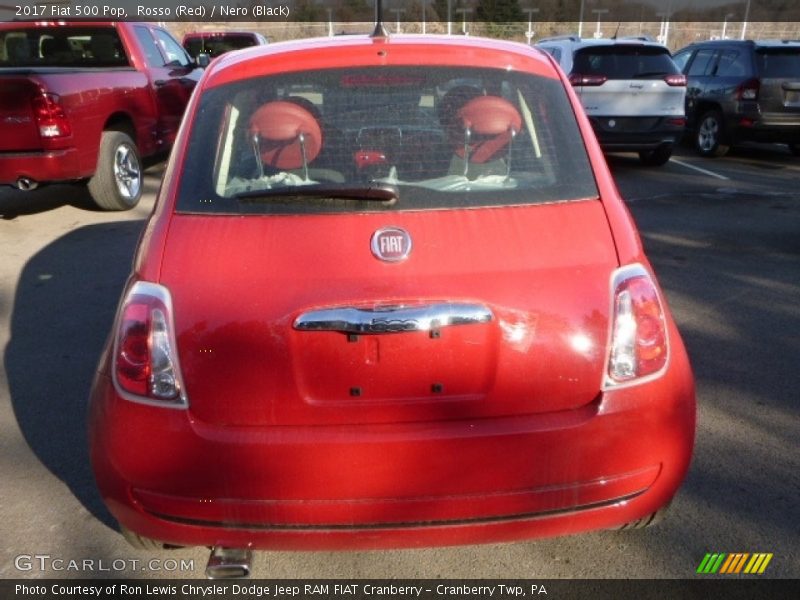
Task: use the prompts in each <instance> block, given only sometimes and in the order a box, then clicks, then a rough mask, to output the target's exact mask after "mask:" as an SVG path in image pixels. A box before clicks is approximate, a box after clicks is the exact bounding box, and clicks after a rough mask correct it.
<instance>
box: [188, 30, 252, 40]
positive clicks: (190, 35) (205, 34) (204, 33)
mask: <svg viewBox="0 0 800 600" xmlns="http://www.w3.org/2000/svg"><path fill="white" fill-rule="evenodd" d="M226 35H250V36H253V37H255V36H256V35H258V34H257V33H256V32H254V31H233V30H227V31H190V32H188V33H185V34H184V35H183V39H185V40H186V39H191V38H203V37H222V36H226Z"/></svg>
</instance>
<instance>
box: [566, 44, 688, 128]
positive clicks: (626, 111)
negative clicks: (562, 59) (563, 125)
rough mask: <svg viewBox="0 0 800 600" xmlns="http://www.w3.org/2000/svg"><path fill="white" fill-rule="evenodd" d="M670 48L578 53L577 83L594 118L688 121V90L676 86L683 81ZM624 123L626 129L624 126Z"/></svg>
mask: <svg viewBox="0 0 800 600" xmlns="http://www.w3.org/2000/svg"><path fill="white" fill-rule="evenodd" d="M679 74H680V71H679V70H678V68H677V67H676V66H675V63H674V62H673V61H672V58H671V57H670V55H669V52H668V51H667V49H666V48H662V47H659V46H648V45H642V44H614V45H598V46H587V47H584V48H581V49H579V50H577V51H576V53H575V57H574V64H573V69H572V77H571V80H573V81H577V78H576V76H577V75H580V76H582V83H586V84H588V85H583V84H581V83H578V85H575V89H576V91H577V92H578V94H579V95H580V98H581V103H582V104H583V107H584V109H585V110H586V113H587V114H588V115H589V116H603V117H631V118H635V119H639V118H647V117H670V116H683V114H684V96H685V90H686V88H685V86H679V85H670V83H668V79H669V77H670V76H676V75H679ZM621 125H623V123H620V126H621Z"/></svg>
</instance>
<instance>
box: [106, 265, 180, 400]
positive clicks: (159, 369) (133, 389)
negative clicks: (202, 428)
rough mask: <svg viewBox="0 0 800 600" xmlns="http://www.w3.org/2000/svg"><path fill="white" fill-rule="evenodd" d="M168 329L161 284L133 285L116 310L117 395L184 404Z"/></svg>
mask: <svg viewBox="0 0 800 600" xmlns="http://www.w3.org/2000/svg"><path fill="white" fill-rule="evenodd" d="M174 331H175V329H174V327H173V324H172V299H171V297H170V294H169V291H168V290H167V288H165V287H163V286H160V285H156V284H153V283H147V282H143V281H140V282H137V283H135V284H134V285H133V286H132V287H131V289H130V290H129V291H128V293H127V295H126V296H125V299H124V301H123V303H122V307H121V308H120V312H119V317H118V321H117V329H116V337H115V340H114V364H113V373H114V382H115V384H116V385H117V387H118V390H119V391H120V392H121V395H122V397H123V398H125V399H127V400H132V401H134V402H145V403H148V404H156V405H159V406H173V407H177V408H183V407H185V406H186V405H187V402H186V394H185V393H184V390H183V385H182V383H181V376H180V368H179V366H178V355H177V352H176V348H175V337H174Z"/></svg>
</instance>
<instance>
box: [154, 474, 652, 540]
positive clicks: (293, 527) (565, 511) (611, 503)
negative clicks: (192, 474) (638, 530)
mask: <svg viewBox="0 0 800 600" xmlns="http://www.w3.org/2000/svg"><path fill="white" fill-rule="evenodd" d="M650 487H652V484H651V485H650V486H647V487H645V488H642V489H640V490H637V491H634V492H631V493H629V494H626V495H624V496H619V497H617V498H610V499H608V500H599V501H597V502H590V503H587V504H577V505H575V506H570V507H567V508H554V509H550V510H540V511H535V512H525V513H518V514H510V515H497V516H489V517H473V518H469V517H466V518H460V519H452V520H448V519H438V520H435V521H397V522H394V521H385V522H377V523H363V524H362V523H355V524H348V525H342V524H339V523H327V524H326V523H320V524H319V525H304V524H279V523H249V522H242V521H225V522H224V523H223V522H219V521H209V520H206V519H197V518H189V517H177V516H173V515H167V514H164V513H160V512H154V511H150V510H148V509H147V508H145V509H144V510H145V512H146V513H147V514H149V515H152V516H154V517H156V518H157V519H161V520H163V521H168V522H170V523H176V524H178V525H192V526H200V527H223V528H225V529H250V530H254V531H318V532H325V531H349V532H352V533H358V532H359V531H370V530H381V529H410V528H424V529H428V528H435V527H459V526H470V525H492V524H495V523H497V524H500V523H507V522H510V521H511V522H513V521H533V520H539V519H548V518H554V517H561V516H566V515H578V514H580V513H583V512H587V511H590V510H601V509H605V508H619V507H623V506H625V505H626V504H627V503H628V502H631V501H633V500H635V499H636V498H638V497H639V496H641V495H642V494H644V493H645V492H647V491H648V490H649V489H650ZM620 525H623V523H620Z"/></svg>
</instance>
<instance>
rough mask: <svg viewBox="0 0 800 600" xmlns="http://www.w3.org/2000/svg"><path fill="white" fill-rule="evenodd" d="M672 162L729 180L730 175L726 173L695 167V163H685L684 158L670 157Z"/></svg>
mask: <svg viewBox="0 0 800 600" xmlns="http://www.w3.org/2000/svg"><path fill="white" fill-rule="evenodd" d="M669 160H670V162H674V163H675V164H678V165H680V166H682V167H686V168H687V169H693V170H695V171H699V172H700V173H703V174H704V175H710V176H711V177H716V178H717V179H724V180H725V181H729V180H730V177H725V175H720V174H719V173H714V171H708V170H706V169H701V168H700V167H695V166H694V165H690V164H689V163H685V162H683V161H682V160H676V159H674V158H670V159H669Z"/></svg>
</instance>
